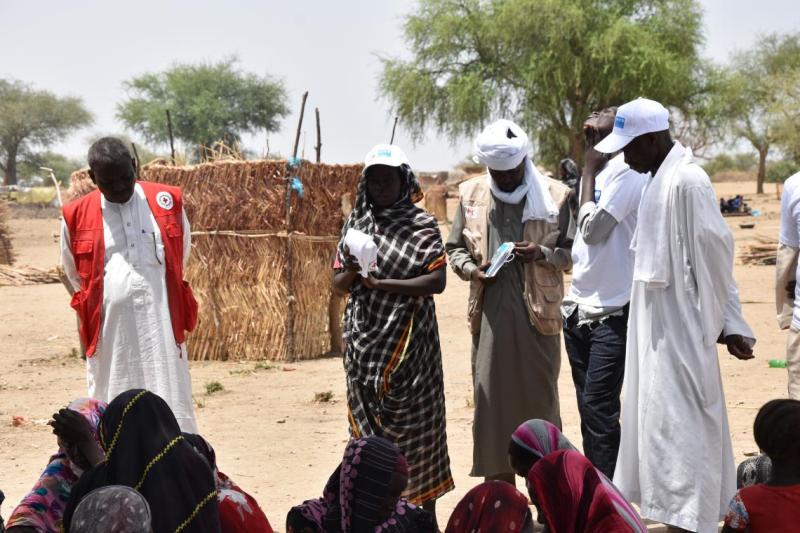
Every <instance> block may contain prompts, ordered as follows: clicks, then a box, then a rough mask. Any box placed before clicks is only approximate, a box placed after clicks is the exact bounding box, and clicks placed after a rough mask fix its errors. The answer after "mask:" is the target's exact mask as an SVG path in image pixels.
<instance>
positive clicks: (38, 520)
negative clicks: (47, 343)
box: [6, 398, 106, 533]
mask: <svg viewBox="0 0 800 533" xmlns="http://www.w3.org/2000/svg"><path fill="white" fill-rule="evenodd" d="M105 409H106V404H105V402H101V401H99V400H94V399H91V398H81V399H78V400H75V401H74V402H72V403H70V404H69V405H68V406H67V408H66V409H61V410H60V411H59V412H58V413H56V414H54V415H53V420H52V421H51V422H50V425H51V426H53V433H55V434H56V436H57V441H58V451H57V452H56V453H55V454H54V455H53V456H52V457H50V461H49V462H48V464H47V467H46V468H45V469H44V472H43V473H42V475H41V476H40V477H39V480H38V481H37V482H36V484H35V485H34V486H33V488H32V489H31V491H30V492H29V493H28V494H27V495H26V496H25V497H24V498H23V499H22V502H21V503H20V504H19V505H18V506H17V508H16V509H14V511H13V512H12V513H11V516H10V517H9V519H8V523H7V524H6V528H7V531H8V532H9V533H34V532H35V533H58V532H59V531H60V530H61V522H62V518H63V515H64V509H65V508H66V506H67V501H68V500H69V495H70V491H71V490H72V487H73V485H75V483H77V481H78V479H79V478H80V477H81V474H83V472H84V470H88V469H89V468H91V467H92V466H93V465H94V464H96V463H97V462H100V461H102V460H103V457H104V455H103V450H102V449H101V448H100V440H99V437H98V434H97V426H98V425H99V424H100V417H101V416H102V415H103V412H104V411H105ZM76 427H77V428H80V430H79V431H74V430H72V428H76Z"/></svg>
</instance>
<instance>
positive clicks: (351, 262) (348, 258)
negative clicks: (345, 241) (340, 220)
mask: <svg viewBox="0 0 800 533" xmlns="http://www.w3.org/2000/svg"><path fill="white" fill-rule="evenodd" d="M343 251H344V254H342V255H343V256H344V262H343V263H342V268H343V269H345V270H347V271H348V272H358V271H360V270H361V267H360V266H359V265H358V259H356V257H355V256H354V255H352V254H350V249H349V248H348V247H347V246H345V247H344V250H343Z"/></svg>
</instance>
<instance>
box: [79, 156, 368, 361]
mask: <svg viewBox="0 0 800 533" xmlns="http://www.w3.org/2000/svg"><path fill="white" fill-rule="evenodd" d="M361 169H362V166H361V165H326V164H314V163H309V162H305V161H304V162H303V163H302V165H301V166H300V168H299V169H297V170H296V171H295V172H292V173H290V175H294V174H296V175H297V176H298V177H299V178H300V181H301V182H302V183H303V186H304V189H305V196H304V198H303V199H300V198H299V197H298V196H297V195H296V194H292V203H291V209H292V216H291V219H292V231H291V233H288V234H287V232H286V229H287V228H286V211H285V204H284V201H285V194H286V181H285V176H286V175H287V164H286V161H217V162H213V163H203V164H200V165H195V166H183V167H173V166H167V165H161V164H151V165H145V166H144V167H142V170H141V176H140V177H141V179H143V180H147V181H154V182H159V183H165V184H169V185H177V186H180V187H181V188H182V189H183V194H184V204H185V207H186V212H187V216H188V217H189V220H190V221H191V225H192V255H191V260H190V263H189V267H188V269H187V272H186V278H187V279H188V280H189V282H190V283H191V285H192V288H193V289H194V293H195V296H196V297H197V299H198V301H199V303H200V315H199V319H198V325H197V329H196V330H195V331H194V332H193V333H192V334H191V335H190V337H189V354H190V357H191V358H192V359H194V360H241V359H250V360H256V359H270V360H273V361H285V360H287V359H289V357H288V353H287V331H286V322H287V321H286V315H287V310H288V298H289V294H290V293H292V294H294V298H295V319H294V328H293V335H294V341H293V344H294V356H295V357H294V358H296V359H312V358H315V357H319V356H320V355H322V354H324V353H326V352H328V350H329V349H330V347H331V336H330V334H329V305H330V298H329V295H330V294H331V268H330V266H331V260H332V257H333V253H334V250H335V248H336V242H337V241H338V238H339V232H340V229H341V226H342V222H343V217H344V215H343V213H344V212H345V211H347V209H348V207H347V206H349V205H351V203H352V200H353V197H354V195H355V190H356V184H357V183H358V179H359V176H360V175H361ZM71 179H72V184H71V186H70V190H69V191H68V194H67V195H68V198H70V199H74V198H77V197H80V196H82V195H84V194H86V193H88V192H89V191H91V190H92V189H93V185H92V183H91V180H90V179H89V177H88V175H87V174H86V172H85V171H79V172H76V173H75V174H73V175H72V178H71ZM287 239H291V245H292V246H293V252H292V254H291V256H292V264H291V265H287V264H286V257H287V255H286V250H287ZM288 268H291V269H293V273H294V276H293V278H294V282H293V285H294V286H293V287H289V286H288V284H287V272H288V270H287V269H288Z"/></svg>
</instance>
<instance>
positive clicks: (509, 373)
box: [446, 120, 573, 484]
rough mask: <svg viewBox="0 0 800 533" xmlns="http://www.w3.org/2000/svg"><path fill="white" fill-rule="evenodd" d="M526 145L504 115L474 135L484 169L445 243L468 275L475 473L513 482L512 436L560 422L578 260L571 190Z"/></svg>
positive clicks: (466, 186)
mask: <svg viewBox="0 0 800 533" xmlns="http://www.w3.org/2000/svg"><path fill="white" fill-rule="evenodd" d="M530 151H531V145H530V141H529V140H528V136H527V135H526V134H525V132H524V131H523V130H522V129H521V128H520V127H519V126H517V125H516V124H514V123H513V122H511V121H508V120H498V121H497V122H495V123H493V124H491V125H490V126H488V127H487V128H486V129H485V130H484V131H483V132H482V133H481V134H480V135H479V136H478V138H477V140H476V141H475V156H476V157H475V158H476V161H477V162H479V163H481V164H483V165H485V166H486V167H487V168H488V174H486V175H483V176H480V177H477V178H473V179H471V180H468V181H466V182H464V183H462V184H461V186H460V188H459V193H460V205H459V208H458V209H457V210H456V213H455V216H454V220H453V227H452V230H451V232H450V237H449V239H448V241H447V244H446V248H447V253H448V255H449V257H450V264H451V266H452V268H453V270H454V271H455V273H456V274H457V275H458V276H459V277H461V279H463V280H465V281H466V280H468V281H470V296H469V308H468V317H469V325H470V331H471V333H472V373H473V381H474V389H475V421H474V425H473V439H474V447H473V466H472V472H471V475H472V476H479V477H485V478H487V479H501V480H504V481H508V482H510V483H512V484H513V483H514V474H513V472H512V470H511V467H510V466H509V464H508V436H509V435H511V433H512V432H513V431H514V430H515V429H516V428H517V426H519V424H521V423H522V422H524V421H526V420H529V419H531V418H540V419H545V420H548V421H550V422H552V423H554V424H555V425H557V426H560V425H561V418H560V414H559V404H558V386H557V381H558V373H559V370H560V366H561V342H560V337H559V334H560V332H561V327H562V319H561V313H560V310H559V308H560V305H561V300H562V297H563V295H564V281H563V272H564V271H565V270H568V269H569V268H570V267H571V265H572V258H571V254H570V247H571V246H572V232H573V225H572V223H571V222H572V215H571V212H570V208H569V202H568V199H569V188H568V187H566V186H565V185H563V184H561V183H560V182H558V181H556V180H552V179H549V178H546V177H544V176H543V175H542V174H541V173H540V172H539V171H538V170H537V169H536V167H535V166H534V164H533V162H532V161H531V156H530ZM504 243H510V244H507V246H509V247H512V248H513V255H512V259H511V260H509V262H508V264H506V265H503V266H502V267H501V268H500V270H499V271H497V272H496V274H495V273H494V272H493V271H494V270H495V269H492V270H491V271H488V269H489V266H490V263H489V262H490V260H491V259H492V257H493V256H494V255H495V253H496V252H497V251H498V248H500V247H501V245H503V244H504ZM487 271H488V272H487ZM493 274H494V275H493Z"/></svg>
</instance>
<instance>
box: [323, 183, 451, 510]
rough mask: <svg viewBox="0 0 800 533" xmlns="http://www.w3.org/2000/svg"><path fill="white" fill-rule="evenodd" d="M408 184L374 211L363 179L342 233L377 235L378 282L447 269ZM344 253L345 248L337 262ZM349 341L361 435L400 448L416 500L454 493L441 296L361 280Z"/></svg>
mask: <svg viewBox="0 0 800 533" xmlns="http://www.w3.org/2000/svg"><path fill="white" fill-rule="evenodd" d="M406 179H407V180H408V182H407V183H406V190H407V191H411V194H406V195H405V196H404V197H403V199H402V200H400V201H399V202H398V203H396V204H395V205H394V206H392V207H390V208H386V209H382V210H373V209H372V208H371V206H370V205H369V202H368V201H367V199H366V191H365V185H364V179H363V178H362V180H361V183H360V184H359V191H358V197H357V202H356V206H355V209H354V211H353V213H352V214H351V216H350V218H349V219H348V221H347V222H346V223H345V225H344V228H343V230H342V236H344V234H345V233H346V231H347V229H348V228H351V227H352V228H355V229H358V230H360V231H363V232H365V233H367V234H370V235H372V237H373V239H374V241H375V243H376V244H377V246H378V271H377V272H374V273H373V275H374V277H376V278H378V279H412V278H416V277H418V276H421V275H424V274H427V273H429V272H433V271H435V270H437V269H439V268H445V267H446V261H445V251H444V244H443V242H442V237H441V234H440V232H439V226H438V224H437V223H436V220H435V219H434V218H433V217H432V216H431V215H430V214H428V213H427V212H425V211H423V210H422V209H420V208H418V207H416V206H415V205H414V204H413V203H412V201H411V200H410V199H409V196H410V197H411V198H413V199H414V200H418V197H415V194H414V193H415V192H418V191H419V189H418V185H417V184H416V180H415V179H414V177H413V174H411V173H410V172H409V173H407V175H406ZM342 240H343V239H342ZM342 254H343V242H340V244H339V257H338V258H337V259H338V260H337V264H340V262H341V261H342V260H343V256H342ZM344 340H345V344H346V348H345V357H344V367H345V371H346V374H347V401H348V407H349V418H350V431H351V433H352V434H353V436H355V437H356V438H363V437H368V436H372V435H377V436H380V437H384V438H386V439H389V440H391V441H392V442H394V443H395V445H397V447H398V448H399V449H400V450H401V451H402V452H403V454H404V455H405V456H406V459H407V460H408V464H409V483H408V487H407V489H406V493H405V496H406V497H407V498H408V500H409V501H411V502H413V503H423V502H426V501H429V500H434V499H437V498H439V497H440V496H442V495H443V494H445V493H446V492H448V491H450V490H452V489H453V488H454V483H453V477H452V474H451V472H450V457H449V455H448V451H447V435H446V431H445V404H444V380H443V373H442V352H441V347H440V345H439V329H438V325H437V322H436V307H435V305H434V302H433V296H425V297H412V296H405V295H402V294H394V293H388V292H385V291H381V290H372V289H368V288H367V287H365V286H364V285H363V284H362V283H360V282H358V281H357V282H356V283H354V284H353V287H352V289H351V292H350V298H349V301H348V303H347V307H346V310H345V316H344Z"/></svg>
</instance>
